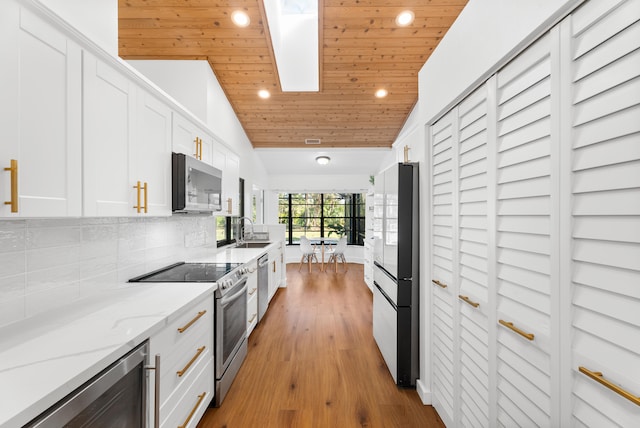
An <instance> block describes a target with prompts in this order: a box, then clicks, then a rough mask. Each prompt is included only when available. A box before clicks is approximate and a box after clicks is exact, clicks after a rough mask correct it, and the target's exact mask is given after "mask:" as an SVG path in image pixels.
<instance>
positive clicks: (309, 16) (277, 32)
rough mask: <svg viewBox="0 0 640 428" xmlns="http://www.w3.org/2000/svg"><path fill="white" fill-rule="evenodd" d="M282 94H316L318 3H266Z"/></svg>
mask: <svg viewBox="0 0 640 428" xmlns="http://www.w3.org/2000/svg"><path fill="white" fill-rule="evenodd" d="M264 6H265V11H266V14H267V21H268V22H269V32H270V33H271V43H272V45H273V51H274V54H275V56H276V63H277V65H278V73H279V75H280V86H281V87H282V91H283V92H317V91H318V90H319V88H320V85H319V81H320V80H319V70H318V67H319V65H318V0H264Z"/></svg>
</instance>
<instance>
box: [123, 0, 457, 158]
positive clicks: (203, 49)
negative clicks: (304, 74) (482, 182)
mask: <svg viewBox="0 0 640 428" xmlns="http://www.w3.org/2000/svg"><path fill="white" fill-rule="evenodd" d="M318 2H319V15H320V25H319V29H320V30H319V31H320V35H319V36H320V37H319V40H321V43H320V46H319V52H320V70H321V72H320V91H319V92H295V93H292V92H282V91H281V90H280V83H279V79H278V74H277V67H276V65H275V58H274V55H273V50H272V47H271V41H270V37H269V29H268V26H267V24H266V23H267V20H266V18H265V14H264V6H263V4H262V0H118V6H119V19H118V23H119V54H120V56H121V57H122V58H124V59H201V60H207V61H209V64H210V65H211V68H212V69H213V72H214V73H215V75H216V77H217V79H218V81H219V82H220V84H221V86H222V88H223V90H224V91H225V93H226V95H227V98H228V99H229V101H230V103H231V105H232V107H233V109H234V110H235V112H236V114H237V116H238V118H239V119H240V122H241V123H242V126H243V127H244V129H245V132H246V133H247V135H248V137H249V139H250V140H251V143H252V144H253V146H254V147H256V148H258V147H285V148H298V147H314V148H316V149H317V148H320V147H347V148H348V147H363V148H373V147H391V144H392V143H393V142H394V141H395V139H396V137H397V135H398V133H399V132H400V130H401V128H402V126H403V124H404V122H405V121H406V119H407V117H408V115H409V113H410V112H411V109H412V108H413V106H414V105H415V103H416V101H417V99H418V71H419V70H420V68H421V67H422V66H423V65H424V63H425V61H426V60H427V58H429V55H430V54H431V53H432V52H433V50H434V49H435V47H436V46H437V44H438V42H439V41H440V40H441V39H442V37H443V36H444V34H445V33H446V31H447V30H448V29H449V27H450V26H451V24H452V23H453V22H454V20H455V19H456V18H457V16H458V15H459V13H460V11H461V10H462V8H463V7H464V6H465V4H466V3H467V0H352V1H348V0H318ZM238 9H239V10H244V11H246V12H247V13H248V15H249V17H250V18H251V24H250V25H249V26H248V27H246V28H238V27H236V26H235V25H234V24H233V23H232V22H231V19H230V16H231V13H232V12H233V11H235V10H238ZM407 9H409V10H412V11H413V12H414V14H415V20H414V22H413V23H412V24H411V25H410V26H408V27H399V26H397V25H396V23H395V18H396V16H397V15H398V13H400V12H401V11H403V10H407ZM379 88H385V89H387V91H388V92H389V95H388V96H387V97H386V98H383V99H378V98H376V97H375V96H374V93H375V91H376V90H377V89H379ZM260 89H268V90H269V91H270V92H271V97H270V98H269V99H266V100H263V99H260V98H259V97H258V95H257V92H258V90H260ZM307 138H309V139H320V140H321V142H322V143H321V146H306V145H305V144H304V141H305V139H307Z"/></svg>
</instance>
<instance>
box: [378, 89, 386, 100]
mask: <svg viewBox="0 0 640 428" xmlns="http://www.w3.org/2000/svg"><path fill="white" fill-rule="evenodd" d="M388 94H389V91H387V90H386V89H378V90H377V91H376V97H377V98H384V97H386V96H387V95H388Z"/></svg>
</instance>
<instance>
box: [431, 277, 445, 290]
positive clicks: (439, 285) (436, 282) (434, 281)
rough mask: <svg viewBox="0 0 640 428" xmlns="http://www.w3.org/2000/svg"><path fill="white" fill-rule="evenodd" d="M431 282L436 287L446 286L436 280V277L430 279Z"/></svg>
mask: <svg viewBox="0 0 640 428" xmlns="http://www.w3.org/2000/svg"><path fill="white" fill-rule="evenodd" d="M431 282H433V283H434V284H435V285H437V286H438V287H441V288H447V284H443V283H442V282H440V281H438V280H437V279H432V280H431Z"/></svg>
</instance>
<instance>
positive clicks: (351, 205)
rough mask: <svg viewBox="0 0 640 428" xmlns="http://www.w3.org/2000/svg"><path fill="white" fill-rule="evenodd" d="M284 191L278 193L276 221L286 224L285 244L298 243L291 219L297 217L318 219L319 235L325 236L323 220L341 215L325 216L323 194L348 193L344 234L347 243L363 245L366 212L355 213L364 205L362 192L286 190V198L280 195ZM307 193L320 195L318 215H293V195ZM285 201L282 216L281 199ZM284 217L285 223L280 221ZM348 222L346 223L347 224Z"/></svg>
mask: <svg viewBox="0 0 640 428" xmlns="http://www.w3.org/2000/svg"><path fill="white" fill-rule="evenodd" d="M283 194H284V193H280V194H278V211H279V213H278V223H279V224H284V225H285V226H286V241H287V242H286V243H287V245H299V242H294V241H293V229H294V228H293V227H291V226H292V224H293V219H294V218H295V219H299V218H304V219H316V218H317V219H319V220H320V236H325V221H326V220H327V219H332V218H341V217H328V216H325V203H326V202H325V195H348V197H347V199H348V200H347V203H345V214H344V217H343V218H344V219H345V230H346V231H347V233H346V236H347V238H348V242H349V245H359V246H363V245H364V232H365V229H364V228H365V215H366V213H364V214H365V215H362V216H360V215H357V214H359V211H358V208H359V207H364V206H365V201H364V200H363V194H362V193H339V192H334V193H313V192H308V193H289V192H287V193H286V195H287V197H286V198H283V197H282V195H283ZM309 194H313V195H320V204H317V205H319V207H320V217H316V216H312V217H306V216H294V215H293V210H292V206H293V205H296V204H292V201H293V199H294V196H293V195H309ZM285 199H286V201H287V203H286V206H287V211H286V215H285V216H282V215H280V206H281V205H282V204H281V201H283V200H285ZM347 214H349V215H347ZM283 219H286V223H282V220H283ZM347 223H348V224H347ZM360 237H362V239H360Z"/></svg>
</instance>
